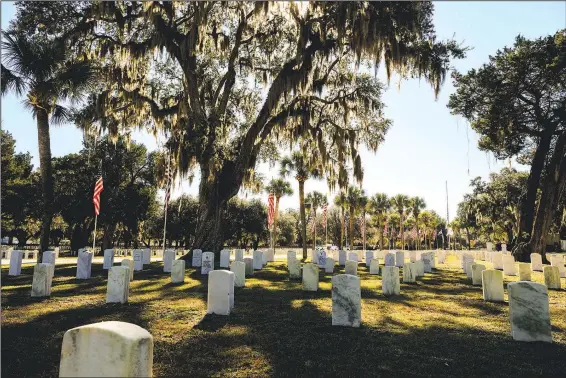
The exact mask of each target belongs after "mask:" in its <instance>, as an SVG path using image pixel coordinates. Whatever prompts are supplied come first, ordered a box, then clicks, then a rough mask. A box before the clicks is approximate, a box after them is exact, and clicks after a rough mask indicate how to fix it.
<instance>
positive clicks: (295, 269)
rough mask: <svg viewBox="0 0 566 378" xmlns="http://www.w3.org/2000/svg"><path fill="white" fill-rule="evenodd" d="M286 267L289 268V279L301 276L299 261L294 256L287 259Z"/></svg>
mask: <svg viewBox="0 0 566 378" xmlns="http://www.w3.org/2000/svg"><path fill="white" fill-rule="evenodd" d="M287 268H288V269H289V279H292V280H293V279H300V278H301V262H300V261H299V260H297V259H296V258H290V259H289V260H288V261H287Z"/></svg>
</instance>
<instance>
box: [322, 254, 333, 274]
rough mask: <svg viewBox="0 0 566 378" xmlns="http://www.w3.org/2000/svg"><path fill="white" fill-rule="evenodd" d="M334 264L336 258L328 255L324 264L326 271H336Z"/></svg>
mask: <svg viewBox="0 0 566 378" xmlns="http://www.w3.org/2000/svg"><path fill="white" fill-rule="evenodd" d="M334 264H335V261H334V259H333V258H332V257H327V258H326V262H325V264H324V272H325V273H334Z"/></svg>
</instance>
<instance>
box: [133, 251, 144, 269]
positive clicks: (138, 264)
mask: <svg viewBox="0 0 566 378" xmlns="http://www.w3.org/2000/svg"><path fill="white" fill-rule="evenodd" d="M132 255H133V256H132V257H133V259H134V270H135V271H136V272H139V271H142V270H143V249H134V251H133V252H132Z"/></svg>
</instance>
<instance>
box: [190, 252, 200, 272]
mask: <svg viewBox="0 0 566 378" xmlns="http://www.w3.org/2000/svg"><path fill="white" fill-rule="evenodd" d="M191 265H192V266H193V268H194V267H198V268H200V267H201V266H202V250H201V249H193V261H192V264H191Z"/></svg>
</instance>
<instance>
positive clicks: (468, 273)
mask: <svg viewBox="0 0 566 378" xmlns="http://www.w3.org/2000/svg"><path fill="white" fill-rule="evenodd" d="M474 265H475V261H470V262H467V263H466V268H465V269H464V272H466V277H468V278H469V279H473V272H472V268H473V266H474Z"/></svg>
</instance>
